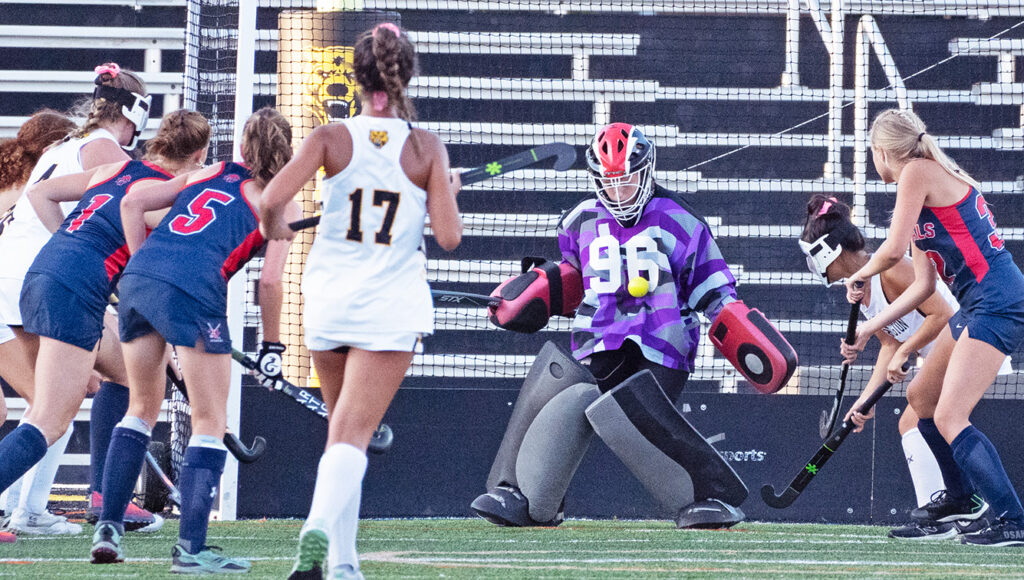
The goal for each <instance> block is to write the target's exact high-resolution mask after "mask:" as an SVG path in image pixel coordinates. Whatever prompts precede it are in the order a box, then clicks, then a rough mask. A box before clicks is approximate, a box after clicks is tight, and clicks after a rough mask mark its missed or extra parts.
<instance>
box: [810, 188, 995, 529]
mask: <svg viewBox="0 0 1024 580" xmlns="http://www.w3.org/2000/svg"><path fill="white" fill-rule="evenodd" d="M800 247H801V249H802V250H803V251H804V253H805V255H806V256H807V263H808V267H809V268H810V270H811V272H812V273H814V274H816V275H818V276H820V277H821V279H822V281H823V282H824V283H825V285H826V286H832V285H833V284H836V283H838V282H839V281H840V280H842V279H844V278H846V277H847V276H850V275H851V274H853V273H854V272H856V271H857V270H858V269H860V267H861V266H863V265H864V264H865V263H867V261H868V259H869V258H870V254H868V252H867V251H866V249H865V248H866V244H865V241H864V236H863V235H862V233H861V232H860V230H859V229H858V228H857V227H856V226H855V225H853V223H852V222H851V221H850V208H849V206H847V205H846V204H844V203H842V202H840V201H838V200H837V199H836V198H834V197H826V196H824V195H820V194H818V195H815V196H813V197H812V198H811V200H810V202H808V204H807V222H806V225H805V227H804V232H803V235H802V236H801V239H800ZM913 281H914V267H913V264H912V262H911V260H910V258H907V257H904V259H903V260H902V261H901V262H900V263H899V264H897V265H896V266H895V267H893V268H890V269H889V270H886V271H885V272H883V273H881V274H879V275H877V276H873V277H872V278H871V280H870V282H869V284H868V288H867V289H866V290H865V293H864V299H863V301H862V302H861V305H860V311H861V313H862V314H863V315H864V317H865V318H867V322H865V323H863V324H861V325H860V326H859V328H858V334H859V335H861V336H872V335H873V336H875V337H877V338H878V340H879V342H880V343H881V347H880V349H879V353H878V359H877V360H876V361H875V367H874V371H873V372H872V374H871V378H870V379H869V380H868V384H867V386H866V387H865V388H864V391H863V393H862V394H861V396H860V397H859V398H858V399H857V401H856V402H855V403H853V405H852V406H851V408H850V411H849V412H848V413H847V414H846V417H845V420H850V421H852V422H853V423H854V424H855V425H856V428H854V432H855V433H856V432H860V431H862V430H863V429H864V424H865V423H866V422H867V421H868V419H871V418H872V417H874V409H872V410H871V411H869V412H868V413H866V414H861V413H857V412H855V411H854V409H856V408H858V407H859V406H860V405H861V404H862V403H863V402H864V401H865V400H867V398H868V396H869V395H870V394H871V393H872V392H873V391H874V389H875V387H877V386H878V385H879V384H881V383H882V382H883V381H885V380H886V378H887V375H890V376H891V375H896V376H903V375H904V374H905V373H903V372H902V370H901V367H902V366H903V364H904V363H905V362H907V359H908V357H909V356H910V355H912V354H913V353H915V352H916V353H918V355H919V356H922V357H927V356H928V353H929V352H930V351H931V349H932V346H933V345H934V340H935V338H936V337H937V336H938V334H939V332H941V331H942V329H943V328H944V327H945V325H946V324H947V323H948V321H949V318H950V317H951V316H953V314H954V313H955V312H956V311H957V310H958V309H959V308H960V305H959V303H958V302H957V300H956V298H955V297H954V296H953V294H952V293H951V292H950V291H949V288H948V287H947V286H946V285H945V284H937V285H936V288H935V292H934V293H933V294H932V295H931V296H930V297H929V298H928V299H927V300H926V301H924V302H923V303H922V304H921V305H920V307H919V308H918V309H916V310H913V311H911V312H910V313H909V314H907V315H905V316H903V317H901V318H899V319H897V320H895V321H893V322H892V323H890V324H889V325H887V326H884V327H882V326H880V325H879V324H878V321H879V320H880V319H881V318H880V317H879V314H880V313H882V312H883V310H885V309H886V308H887V307H889V305H890V304H892V303H893V302H895V301H897V300H898V299H899V296H900V295H901V294H903V292H904V291H905V290H906V289H907V287H908V286H910V284H911V283H912V282H913ZM860 348H863V346H861V347H860ZM843 352H844V355H846V354H847V353H849V354H848V355H847V361H848V362H847V364H852V363H853V361H854V360H855V359H856V354H857V351H854V350H851V349H848V348H846V347H844V348H843ZM1005 362H1006V364H1005V365H1004V366H1006V367H1009V357H1007V360H1006V361H1005ZM925 378H926V377H925V376H924V375H922V374H919V375H917V376H916V377H915V378H914V379H913V380H914V381H918V380H924V379H925ZM908 390H909V388H908ZM918 422H919V418H918V416H917V413H915V412H914V409H913V407H911V406H910V405H907V407H906V408H905V409H904V411H903V412H902V414H901V415H900V421H899V432H900V435H901V438H902V445H903V453H904V455H905V456H906V459H907V467H908V468H909V470H910V476H911V480H912V481H913V483H914V492H915V495H916V496H917V505H918V506H919V507H920V506H924V505H927V504H928V503H929V502H930V501H931V500H932V499H933V498H934V497H935V494H936V493H937V492H940V491H942V490H944V489H945V483H944V481H943V474H942V472H941V470H940V469H939V465H938V463H937V461H936V459H935V456H934V455H933V453H932V451H931V449H930V448H929V446H928V444H927V442H926V441H925V438H924V436H923V435H922V433H921V432H920V430H919V429H918ZM981 520H984V518H981ZM981 527H984V522H981V523H979V522H969V523H964V524H960V523H959V522H946V523H940V522H917V521H915V522H913V523H910V524H908V525H906V526H901V527H899V528H895V529H893V530H891V531H890V532H889V537H892V538H899V539H912V540H922V539H924V540H928V539H946V538H952V537H955V536H957V534H958V533H960V534H963V533H968V532H971V531H975V530H978V529H981Z"/></svg>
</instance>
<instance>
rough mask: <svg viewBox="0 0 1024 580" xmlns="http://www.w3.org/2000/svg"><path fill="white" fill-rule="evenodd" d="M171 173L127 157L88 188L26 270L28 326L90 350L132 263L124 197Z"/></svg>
mask: <svg viewBox="0 0 1024 580" xmlns="http://www.w3.org/2000/svg"><path fill="white" fill-rule="evenodd" d="M172 177H173V176H172V175H170V174H169V173H167V172H165V171H164V170H163V169H161V168H160V167H159V166H157V165H155V164H153V163H150V162H148V161H128V162H125V164H124V165H123V166H122V167H121V169H120V170H118V172H117V173H116V174H114V175H113V176H112V177H110V178H109V179H107V180H105V181H103V182H102V183H98V184H96V185H94V186H92V187H90V188H89V189H88V190H87V191H86V192H85V195H83V196H82V199H81V201H79V202H78V205H77V206H76V207H75V209H74V210H72V212H71V213H70V214H68V216H67V218H65V220H64V223H62V224H61V225H60V227H59V228H58V229H57V231H56V232H55V233H54V234H53V236H52V237H51V238H50V240H49V241H48V242H47V243H46V245H45V246H43V249H42V250H40V252H39V254H37V255H36V258H35V261H33V262H32V266H31V267H29V269H28V274H27V275H26V277H25V284H24V286H23V288H22V293H21V302H20V308H21V310H22V320H23V321H24V324H25V329H26V330H28V331H29V332H32V333H34V334H39V335H42V336H47V337H50V338H54V339H56V340H61V341H62V342H67V343H69V344H74V345H76V346H81V347H82V348H86V349H90V350H91V349H92V347H93V345H95V343H96V341H97V340H99V337H100V335H101V334H102V331H103V311H104V309H105V308H106V305H107V302H108V300H109V296H110V294H111V292H113V290H114V288H115V286H116V284H117V280H118V278H119V276H120V275H121V272H122V271H123V270H124V268H125V264H127V262H128V246H127V245H126V243H125V238H124V228H123V227H122V226H121V199H123V198H124V196H125V194H126V193H127V192H128V189H129V188H130V187H131V186H133V185H135V184H137V183H140V182H142V181H145V180H147V179H156V180H159V181H166V180H168V179H171V178H172ZM69 295H70V296H69ZM72 303H76V305H75V306H74V307H72V306H70V304H72ZM75 310H78V311H77V312H76V311H75Z"/></svg>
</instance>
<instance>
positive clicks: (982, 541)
mask: <svg viewBox="0 0 1024 580" xmlns="http://www.w3.org/2000/svg"><path fill="white" fill-rule="evenodd" d="M960 541H961V542H962V543H964V544H971V545H975V546H1024V523H1021V522H1013V521H1010V520H1004V519H1003V518H998V519H996V521H995V522H994V523H993V524H992V525H991V526H989V527H987V528H985V529H984V530H981V531H980V532H974V533H973V534H967V535H965V536H963V537H962V538H960Z"/></svg>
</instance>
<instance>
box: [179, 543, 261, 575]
mask: <svg viewBox="0 0 1024 580" xmlns="http://www.w3.org/2000/svg"><path fill="white" fill-rule="evenodd" d="M219 551H220V548H217V547H216V546H206V547H205V548H203V549H202V550H200V551H199V553H198V554H189V553H188V552H187V551H186V550H185V548H182V547H181V546H180V545H179V544H174V548H172V549H171V572H173V573H175V574H244V573H246V572H248V571H249V568H251V567H252V565H251V564H249V561H248V560H242V559H241V558H228V557H227V556H221V555H220V554H219V553H218V552H219Z"/></svg>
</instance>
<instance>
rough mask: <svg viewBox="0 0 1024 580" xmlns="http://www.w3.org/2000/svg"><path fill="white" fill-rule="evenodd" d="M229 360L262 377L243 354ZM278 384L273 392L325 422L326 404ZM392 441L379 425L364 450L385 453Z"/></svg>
mask: <svg viewBox="0 0 1024 580" xmlns="http://www.w3.org/2000/svg"><path fill="white" fill-rule="evenodd" d="M231 358H233V359H235V361H236V362H237V363H238V364H240V365H242V366H243V367H244V368H246V369H248V370H250V371H252V372H253V373H255V374H258V375H260V376H261V377H262V376H263V373H261V372H260V369H259V365H258V364H256V361H254V360H252V359H251V358H249V357H247V356H246V355H245V353H243V352H241V351H239V350H236V349H231ZM278 383H279V384H280V385H281V388H280V389H274V390H278V391H280V392H282V393H284V394H286V395H288V396H289V397H291V398H292V399H294V400H295V401H296V402H297V403H299V404H300V405H302V406H303V407H305V408H307V409H309V410H310V411H312V412H314V413H316V414H317V415H319V416H320V417H321V418H323V420H324V421H326V420H327V404H326V403H324V402H323V401H322V400H320V399H319V398H317V397H316V396H315V395H313V394H312V393H309V392H308V391H304V390H302V389H300V388H299V387H296V386H295V385H293V384H291V383H290V382H288V381H286V380H284V379H281V380H279V381H278ZM394 440H395V435H394V433H393V432H392V431H391V427H388V425H387V424H386V423H381V424H380V425H378V426H377V430H376V431H374V432H373V436H372V437H371V438H370V445H369V446H368V447H367V448H366V450H367V451H369V452H370V453H375V454H377V455H380V454H383V453H387V451H388V450H389V449H391V444H392V443H393V442H394Z"/></svg>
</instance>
